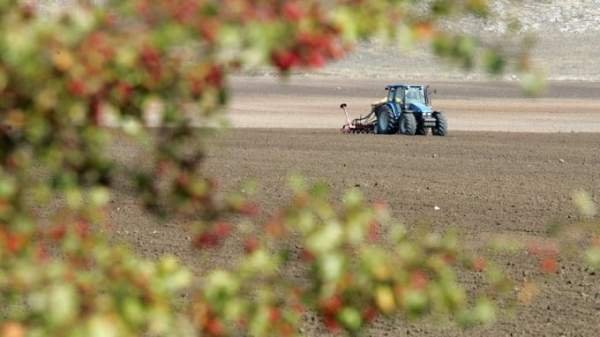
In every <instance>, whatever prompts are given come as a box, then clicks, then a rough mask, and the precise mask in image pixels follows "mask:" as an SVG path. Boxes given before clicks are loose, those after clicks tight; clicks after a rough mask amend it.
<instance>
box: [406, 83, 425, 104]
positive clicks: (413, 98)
mask: <svg viewBox="0 0 600 337" xmlns="http://www.w3.org/2000/svg"><path fill="white" fill-rule="evenodd" d="M411 103H419V104H427V102H426V101H425V93H424V92H423V88H420V87H410V88H407V89H406V104H411Z"/></svg>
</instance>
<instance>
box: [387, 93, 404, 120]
mask: <svg viewBox="0 0 600 337" xmlns="http://www.w3.org/2000/svg"><path fill="white" fill-rule="evenodd" d="M388 103H390V104H391V105H392V106H393V110H394V114H395V115H396V117H399V116H400V113H401V112H402V107H403V105H404V91H403V90H401V89H399V88H390V89H389V91H388Z"/></svg>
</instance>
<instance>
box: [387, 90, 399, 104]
mask: <svg viewBox="0 0 600 337" xmlns="http://www.w3.org/2000/svg"><path fill="white" fill-rule="evenodd" d="M388 102H392V103H398V104H402V91H401V90H398V89H396V88H390V89H389V92H388Z"/></svg>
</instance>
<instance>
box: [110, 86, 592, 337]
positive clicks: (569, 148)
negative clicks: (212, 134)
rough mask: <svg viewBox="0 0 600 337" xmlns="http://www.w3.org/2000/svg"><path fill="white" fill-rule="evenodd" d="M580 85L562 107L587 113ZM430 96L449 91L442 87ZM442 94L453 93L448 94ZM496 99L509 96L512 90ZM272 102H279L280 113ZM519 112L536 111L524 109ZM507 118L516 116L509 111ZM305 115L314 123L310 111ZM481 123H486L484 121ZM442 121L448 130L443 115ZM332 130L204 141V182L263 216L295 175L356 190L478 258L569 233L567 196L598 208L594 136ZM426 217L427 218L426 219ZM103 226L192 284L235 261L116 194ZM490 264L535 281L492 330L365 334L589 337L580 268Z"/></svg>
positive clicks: (312, 328) (503, 259) (316, 330)
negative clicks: (455, 236)
mask: <svg viewBox="0 0 600 337" xmlns="http://www.w3.org/2000/svg"><path fill="white" fill-rule="evenodd" d="M248 82H251V81H250V80H246V82H245V83H246V85H242V87H243V89H244V90H238V92H239V93H240V96H238V97H239V98H238V100H237V102H240V101H239V100H240V99H241V100H244V99H248V102H250V101H251V100H250V98H249V97H250V96H252V95H255V93H256V92H257V91H259V89H260V88H265V87H264V86H263V87H261V86H260V84H257V85H256V86H252V85H249V84H247V83H248ZM259 83H260V82H259ZM364 83H366V84H365V86H364V88H363V89H361V88H362V87H360V86H355V87H354V88H355V89H353V90H355V93H356V94H355V95H353V97H354V98H353V99H354V100H357V101H359V100H360V101H362V100H364V99H367V98H366V96H367V93H368V92H370V91H369V90H371V89H368V88H367V85H368V86H369V88H370V83H371V82H369V81H365V82H364ZM238 86H240V85H239V84H238ZM472 86H473V87H478V88H480V89H479V92H480V93H481V91H485V90H488V91H489V92H495V91H494V90H492V89H493V88H490V87H489V86H487V87H486V86H485V85H480V86H477V85H474V84H473V85H472ZM580 86H582V87H583V88H587V89H582V90H577V89H574V90H573V91H571V94H572V96H573V97H571V99H572V100H573V101H574V102H578V103H577V104H591V103H590V102H593V101H594V98H593V97H579V96H585V95H587V94H586V92H587V91H586V90H588V91H589V92H592V91H594V90H595V89H594V88H596V87H597V86H596V85H593V84H591V85H586V84H580ZM442 87H443V88H451V87H452V84H446V85H445V86H442ZM454 87H456V88H460V87H463V86H462V85H459V84H456V85H454ZM268 88H271V89H272V90H274V91H275V92H278V90H279V91H281V90H288V89H289V88H288V89H285V88H284V89H281V88H279V89H276V88H274V86H272V85H270V84H269V85H267V89H268ZM271 89H268V90H271ZM296 89H297V87H296ZM330 89H331V88H330ZM330 89H323V91H320V92H314V93H312V91H314V90H315V89H314V88H313V87H311V86H305V87H303V89H302V88H301V89H298V90H295V91H294V90H293V91H292V92H289V93H281V92H280V94H282V95H286V96H287V98H286V99H288V104H287V106H293V107H294V109H295V110H294V111H293V112H296V111H297V112H307V111H306V110H302V109H303V108H301V107H300V106H301V105H302V104H305V103H307V99H305V98H304V96H305V94H306V96H309V97H312V96H313V95H314V96H315V97H325V98H329V99H330V100H331V101H332V103H333V101H334V98H331V95H329V94H327V92H328V91H327V90H330ZM505 90H508V91H510V92H513V91H512V90H513V89H505ZM504 92H505V93H506V92H507V91H504ZM360 93H362V94H360ZM578 93H579V94H578ZM271 94H273V93H272V92H271V91H266V92H265V95H267V96H268V95H271ZM469 94H470V91H469V90H465V92H464V93H458V92H457V91H456V90H454V91H450V92H448V91H447V94H446V95H447V96H446V98H445V99H446V100H447V101H448V103H449V104H459V103H460V101H465V102H466V101H470V102H473V104H481V103H480V102H481V100H479V99H477V98H476V97H467V96H468V95H469ZM510 95H512V94H510ZM510 95H509V96H510ZM339 96H343V95H341V94H340V95H339ZM482 96H485V95H482ZM498 96H499V95H496V96H495V97H492V99H493V100H495V101H494V102H496V103H490V105H489V106H488V108H489V109H490V110H493V109H499V107H500V106H503V105H502V104H501V103H502V101H503V100H504V102H507V103H508V100H507V99H505V98H503V97H502V96H500V97H498ZM588 96H590V95H588ZM290 97H291V98H292V99H290ZM373 97H376V96H373ZM335 99H337V97H335ZM488 99H489V98H488ZM557 99H565V98H564V97H563V98H561V97H559V98H557ZM265 100H266V99H265ZM311 100H312V101H313V102H310V103H312V104H314V105H315V106H316V105H318V104H319V101H315V100H313V99H312V98H310V99H308V101H311ZM284 101H285V100H284V99H281V101H279V102H280V104H283V103H282V102H284ZM367 102H368V101H367ZM498 102H500V104H498ZM562 102H563V104H569V103H564V102H567V101H562ZM248 104H250V103H248ZM511 104H512V103H511ZM594 104H596V103H594ZM367 105H368V103H367ZM531 107H532V108H536V107H535V105H531ZM245 108H246V110H244V111H239V110H237V111H235V110H234V111H233V116H234V122H235V120H236V118H237V117H236V116H238V117H239V116H243V115H244V114H247V113H248V111H249V110H253V111H256V112H259V111H261V109H262V108H263V105H262V101H254V102H253V103H251V104H250V105H249V106H247V107H245ZM321 108H323V109H325V108H324V107H321ZM328 108H329V107H327V109H328ZM334 108H335V107H331V109H334ZM549 108H552V107H551V106H549ZM274 109H275V108H274ZM511 109H514V111H515V112H516V111H518V110H519V106H518V105H515V106H514V107H513V108H511ZM284 110H286V109H285V108H284V107H282V106H281V105H280V106H279V110H273V111H270V112H269V111H265V113H267V112H268V113H269V114H270V115H268V118H267V119H266V120H263V121H265V122H266V123H268V122H269V121H270V120H271V119H270V118H275V119H278V118H280V119H281V120H285V118H282V115H285V114H287V113H290V114H291V113H292V112H290V111H284ZM592 110H594V109H591V110H589V111H587V114H589V115H590V116H592V115H595V114H597V112H598V111H599V110H595V111H592ZM307 113H308V115H309V116H311V117H310V118H314V119H315V120H318V119H317V117H316V116H313V115H311V112H310V111H308V112H307ZM541 113H544V111H542V112H541ZM493 115H494V114H492V113H490V114H486V116H487V117H486V118H490V119H489V120H490V121H491V120H492V119H491V118H492V116H493ZM550 115H551V113H550ZM299 116H303V115H299ZM464 116H467V114H466V113H465V115H464ZM547 116H548V115H547ZM577 116H579V115H577ZM255 117H256V116H255ZM336 117H339V118H338V119H339V120H340V123H341V120H342V118H341V117H342V115H341V114H339V112H336ZM465 118H466V117H465ZM577 118H578V117H575V118H573V119H572V121H573V123H575V124H577V123H580V122H581V121H580V120H578V119H577ZM252 120H253V123H255V124H256V125H260V124H261V122H260V121H259V120H255V119H252ZM597 120H598V119H597V117H596V121H597ZM450 121H451V123H453V122H455V119H453V117H452V115H450ZM295 123H297V121H296V122H295ZM340 123H338V124H340ZM583 123H585V120H583ZM294 125H296V127H300V125H298V124H292V125H291V126H290V125H288V126H290V127H294ZM451 125H452V124H451ZM337 126H339V125H336V126H334V127H333V128H331V129H327V130H322V129H321V130H316V129H297V128H296V129H248V128H247V129H234V130H231V131H228V132H227V133H226V134H224V135H222V136H219V137H218V138H216V139H214V140H212V141H211V142H212V146H211V147H210V155H209V157H208V160H207V163H206V171H207V173H208V174H209V175H211V176H215V177H217V178H218V179H219V180H220V181H221V182H222V184H223V189H224V190H230V189H232V188H234V187H235V186H237V185H239V184H240V183H241V182H243V181H244V180H247V179H256V180H257V182H258V183H260V186H261V187H260V189H259V195H258V199H259V201H260V202H261V203H262V205H263V209H264V210H265V213H268V212H269V211H271V210H274V209H276V208H277V207H278V206H281V205H284V204H285V202H286V200H287V199H288V197H289V192H288V189H287V188H286V179H287V177H288V176H289V175H290V174H291V173H300V174H302V175H304V176H305V177H307V178H308V179H309V180H310V181H324V182H325V183H327V185H329V186H330V188H331V190H332V191H333V193H332V195H333V196H339V195H340V194H341V193H342V192H343V191H344V190H346V189H348V188H355V187H358V188H360V189H361V190H362V191H363V192H364V193H365V194H366V196H367V198H368V199H370V200H385V201H387V202H388V203H389V204H390V205H391V208H392V210H393V214H394V218H395V219H396V220H398V222H402V223H405V224H407V225H409V226H414V225H415V224H416V223H424V224H427V225H429V226H430V227H431V228H432V229H433V230H435V231H443V230H445V229H448V228H454V229H457V230H458V231H460V232H461V233H462V234H463V235H462V238H463V240H464V242H465V248H466V249H473V250H476V251H479V252H482V253H485V252H486V251H485V248H484V247H485V242H488V241H489V240H491V239H492V238H493V237H495V236H497V235H502V236H504V237H507V238H509V239H511V240H514V241H519V242H528V241H530V240H534V239H543V238H545V237H547V228H548V225H550V224H557V223H559V224H571V223H575V222H577V221H578V215H577V212H576V210H575V208H574V206H573V205H572V202H571V198H570V196H571V194H572V192H573V191H574V190H576V189H585V190H587V191H590V192H591V193H592V194H593V198H594V199H595V201H596V202H600V171H599V170H598V168H599V167H600V155H598V154H599V153H600V134H592V133H562V134H558V133H503V132H480V131H468V132H467V131H456V130H455V129H451V130H452V132H451V134H450V136H449V137H445V138H440V137H432V136H429V137H405V136H374V135H342V134H340V133H338V131H337V130H336V129H335V127H337ZM545 131H548V130H545ZM114 151H115V153H116V155H117V156H118V157H120V158H122V160H123V161H127V162H130V163H136V162H141V161H143V157H140V156H141V155H140V154H139V152H137V151H136V150H135V149H134V148H132V147H131V146H130V145H128V144H127V143H125V142H124V141H119V142H118V143H117V144H116V146H115V150H114ZM436 206H437V208H439V210H435V209H436ZM111 217H112V220H113V222H114V223H115V224H116V233H117V238H118V239H120V240H123V241H125V242H129V243H131V244H132V246H133V247H134V249H135V250H136V251H138V252H139V253H141V254H142V255H144V256H146V257H150V258H154V257H157V256H160V255H162V254H174V255H176V256H178V257H179V258H181V259H182V260H183V261H184V262H185V263H186V264H187V265H189V266H190V267H191V268H193V269H194V270H195V271H196V272H197V274H198V275H199V276H201V275H202V274H203V271H204V270H206V269H207V268H209V267H212V268H214V267H217V266H227V265H229V264H230V263H233V262H235V260H236V258H237V257H239V256H240V254H241V248H240V247H239V244H238V243H237V242H236V240H235V238H234V239H233V240H231V241H230V242H228V243H227V244H226V246H225V247H223V248H222V249H220V250H217V251H209V252H202V253H199V252H197V251H194V250H193V249H192V248H191V247H190V238H189V236H188V235H189V234H188V232H186V230H185V227H184V225H183V224H180V223H167V224H163V223H160V222H159V221H158V220H155V219H153V218H151V217H149V216H148V215H147V214H145V213H144V212H143V211H142V210H141V209H140V208H139V207H137V206H136V203H135V202H134V200H133V198H132V197H131V193H129V191H128V190H127V189H124V190H123V191H121V192H119V193H117V195H116V199H115V202H114V207H113V208H112V210H111ZM488 253H489V252H488ZM492 255H494V254H492ZM494 257H495V258H496V259H497V260H498V262H499V263H500V264H501V265H503V266H505V267H506V268H507V271H508V272H509V274H510V275H511V276H512V277H513V278H514V279H515V280H516V281H517V283H516V284H517V286H519V284H522V283H523V282H525V281H529V280H537V281H538V285H539V287H540V291H541V292H540V295H539V296H538V297H537V298H536V299H535V300H534V301H533V302H532V303H530V304H527V305H521V306H519V307H518V308H517V309H516V310H511V311H508V312H503V313H502V314H501V315H500V317H499V321H498V323H496V324H495V325H493V326H491V327H489V328H478V329H475V330H468V331H461V330H459V329H458V328H454V327H452V326H451V325H450V326H448V325H446V324H444V322H439V324H438V323H432V322H431V321H425V322H406V321H404V320H403V319H402V318H395V319H387V320H380V321H378V322H376V324H375V326H374V327H373V328H372V329H371V330H369V332H368V335H370V336H378V337H384V336H385V337H387V336H556V337H559V336H596V335H597V330H598V328H600V323H599V322H600V274H598V273H594V272H592V271H590V270H587V269H586V268H585V266H584V265H583V264H582V263H581V260H580V259H566V258H565V259H563V260H562V261H561V267H560V271H559V273H558V274H557V275H553V276H550V277H542V275H541V272H539V271H538V269H537V268H536V262H535V259H534V258H533V257H531V256H528V255H527V253H526V252H520V253H518V254H515V255H511V256H501V255H494ZM461 279H462V280H463V281H464V284H465V286H466V287H468V288H473V287H476V286H481V285H482V282H483V281H482V279H481V278H480V277H479V276H477V275H462V276H461ZM305 332H306V334H307V335H309V336H319V335H323V334H324V332H323V330H322V329H321V328H320V327H319V325H318V324H317V323H314V324H308V326H307V330H306V331H305Z"/></svg>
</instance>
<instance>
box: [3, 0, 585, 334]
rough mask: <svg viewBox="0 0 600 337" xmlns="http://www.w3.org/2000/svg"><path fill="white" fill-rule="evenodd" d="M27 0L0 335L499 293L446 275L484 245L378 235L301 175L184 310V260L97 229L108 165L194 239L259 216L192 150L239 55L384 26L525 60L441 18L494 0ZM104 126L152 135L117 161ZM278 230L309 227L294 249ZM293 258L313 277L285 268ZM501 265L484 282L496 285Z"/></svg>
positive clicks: (6, 76)
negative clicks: (59, 4) (140, 252)
mask: <svg viewBox="0 0 600 337" xmlns="http://www.w3.org/2000/svg"><path fill="white" fill-rule="evenodd" d="M32 3H33V2H24V1H17V0H0V113H1V115H0V162H1V169H0V336H2V337H23V336H40V337H42V336H57V335H60V336H98V337H100V336H139V335H151V336H163V335H190V334H196V333H198V332H201V333H203V334H206V335H213V336H222V335H227V334H235V333H236V331H237V332H240V331H245V332H247V333H248V334H249V335H254V336H266V335H277V336H281V335H295V334H298V333H299V329H298V327H299V325H300V324H301V320H302V315H303V313H305V312H307V311H317V312H319V313H320V316H321V317H322V319H323V322H324V324H325V325H326V326H327V327H328V328H330V329H331V330H336V329H343V330H344V331H346V332H348V333H350V334H356V333H358V332H359V331H360V330H361V329H362V328H363V327H364V326H365V325H366V324H367V323H368V322H369V321H371V320H372V319H373V318H374V317H375V316H377V315H392V314H396V313H403V314H405V315H406V316H408V317H410V318H412V317H421V316H424V315H426V314H443V315H448V314H450V315H453V316H454V317H456V318H457V321H458V322H459V323H461V324H463V325H465V326H471V325H474V324H478V323H486V322H491V321H493V319H494V315H495V313H494V310H493V307H494V306H493V304H492V302H490V300H487V299H485V298H484V297H482V298H481V299H480V300H476V301H470V300H469V299H468V296H467V295H466V293H465V291H464V290H463V289H462V288H461V287H460V285H459V284H458V282H457V280H456V276H455V275H456V274H455V272H456V269H457V268H459V267H462V266H468V267H469V268H470V269H473V270H474V271H475V272H482V271H484V269H487V270H490V269H491V268H489V267H488V265H487V263H486V262H485V260H482V259H475V260H470V259H468V258H463V257H461V254H459V251H458V247H457V242H456V238H454V237H453V236H452V235H446V236H445V235H439V234H425V235H423V236H415V237H413V236H410V235H408V234H407V233H405V232H404V231H403V230H402V227H400V226H395V227H394V228H393V231H392V233H388V234H390V235H391V237H393V238H394V239H393V241H391V242H387V243H385V242H383V241H385V240H383V241H380V240H379V239H377V236H378V233H379V230H383V228H384V227H385V226H383V225H384V224H385V223H388V222H389V219H386V218H385V216H384V213H385V212H384V207H382V206H380V205H367V204H365V203H364V202H363V201H362V199H361V197H360V195H359V194H358V193H357V192H350V193H349V194H347V195H346V197H345V199H344V204H343V206H342V209H341V210H336V209H335V208H333V207H332V206H331V205H332V203H331V202H329V201H328V199H327V198H326V196H325V192H324V191H323V188H322V187H318V186H317V187H314V188H312V189H306V188H304V187H302V186H301V184H300V183H299V182H297V181H296V184H294V186H295V189H296V190H295V197H294V201H293V203H292V204H291V205H290V206H289V208H287V209H283V210H281V212H280V213H278V214H279V215H278V216H276V217H275V219H274V220H273V221H271V222H269V223H267V224H265V225H264V226H262V228H263V232H262V234H261V235H257V236H256V237H248V238H247V240H246V243H245V249H246V252H247V255H246V256H245V257H244V260H243V261H242V262H241V263H240V264H239V266H238V267H237V269H234V270H229V271H226V270H207V271H205V274H204V276H205V277H204V278H203V281H202V284H201V286H200V287H199V288H200V289H201V290H199V291H198V293H197V294H196V295H195V296H194V300H193V301H192V303H191V304H190V307H189V308H188V309H187V310H186V309H183V308H181V307H179V305H181V303H176V300H175V299H177V298H179V294H180V293H181V292H182V291H189V290H190V287H191V285H190V283H191V279H192V276H191V275H190V273H189V271H187V270H186V268H183V267H182V266H180V265H179V264H178V263H177V262H176V261H175V260H174V259H173V258H169V257H164V258H161V259H159V260H158V261H154V262H151V261H146V260H144V259H141V258H139V257H137V256H136V255H135V254H133V253H131V252H129V251H128V250H127V249H125V248H123V247H121V246H119V245H118V244H114V243H110V242H109V241H107V239H106V238H105V237H104V236H103V235H102V233H103V232H105V231H107V230H110V219H108V218H107V216H106V212H105V211H106V208H107V207H109V206H108V203H109V201H110V199H111V190H112V189H113V188H114V187H115V176H116V175H117V173H119V174H121V173H125V174H126V175H127V176H129V177H131V181H132V182H133V184H134V185H135V187H136V193H137V196H138V197H139V199H140V200H141V201H142V202H143V203H144V206H145V207H146V208H147V210H148V211H149V212H152V213H153V214H155V215H157V216H160V217H163V218H167V217H168V218H174V217H175V218H180V219H185V220H188V221H192V219H193V222H194V223H196V224H197V228H196V230H197V231H196V233H195V239H194V240H193V241H194V244H195V245H196V246H197V247H198V248H210V247H215V246H218V245H219V244H220V243H221V242H222V241H223V240H224V239H225V238H226V237H227V236H228V235H229V234H230V233H231V232H232V231H233V230H236V228H235V226H234V225H231V224H229V223H228V222H226V221H225V220H224V219H226V218H231V216H232V215H235V216H238V217H240V216H241V217H247V218H249V219H250V220H253V219H254V218H253V217H254V216H255V215H256V214H257V211H258V205H256V204H254V203H253V202H252V201H251V200H247V199H246V198H245V196H244V195H243V194H232V195H229V196H227V197H224V198H221V197H219V196H218V195H217V188H216V183H215V181H214V180H213V179H211V178H209V177H206V176H205V175H204V174H203V172H202V169H201V166H200V165H201V163H202V162H203V159H204V155H205V152H204V146H203V142H202V139H200V140H198V139H196V137H197V135H198V132H197V131H196V130H195V127H198V126H202V127H206V126H219V125H222V124H224V123H225V120H224V118H223V116H222V114H220V113H219V111H220V109H221V108H223V107H224V106H225V104H226V103H227V100H228V90H227V82H226V79H227V78H226V76H227V74H229V73H231V72H234V71H240V70H246V69H252V68H253V67H257V66H263V65H272V66H274V67H276V68H277V69H279V70H280V71H281V72H282V73H283V74H285V73H287V72H289V71H292V70H293V69H296V68H299V67H320V66H322V65H324V64H325V63H326V62H328V61H331V60H334V59H337V58H340V57H342V56H343V55H344V54H345V53H346V52H348V50H349V49H350V48H351V46H352V44H353V43H355V42H357V41H358V40H360V39H364V38H368V37H373V36H384V37H387V38H392V39H399V40H403V41H430V42H431V43H432V44H433V49H434V52H436V53H437V54H439V55H440V56H444V57H447V58H449V59H451V60H454V61H457V62H459V63H460V64H462V65H463V66H465V67H467V68H470V67H472V66H474V65H476V64H477V63H478V62H476V61H475V60H476V59H477V58H479V57H482V58H483V60H484V62H483V64H484V65H485V66H486V67H487V69H488V70H489V71H490V72H492V73H499V72H501V71H503V70H505V69H506V67H507V66H509V65H514V66H515V67H517V69H518V70H522V71H525V70H526V69H527V67H528V64H529V63H528V62H527V56H526V55H527V54H526V53H524V52H523V53H518V54H507V53H506V52H504V51H503V49H502V48H497V47H494V48H488V47H484V46H481V45H480V44H479V43H478V41H477V39H474V38H472V37H468V36H461V35H454V34H450V33H448V32H445V31H444V30H443V29H441V28H440V27H439V22H440V20H441V19H443V18H448V17H458V16H462V15H474V16H480V17H485V16H487V15H489V12H488V4H487V1H484V0H463V1H442V0H436V1H432V2H429V3H427V4H423V3H422V2H419V1H401V0H395V1H391V0H390V1H387V0H370V1H360V0H351V1H350V0H338V1H333V0H332V1H296V0H284V1H281V0H277V1H276V0H262V1H249V0H220V1H219V0H130V1H116V0H115V1H104V2H103V3H104V4H103V5H99V6H94V5H91V4H90V3H91V2H90V1H80V2H78V3H77V4H76V5H73V6H70V7H68V8H65V9H64V10H62V11H59V12H57V13H54V14H51V15H48V16H46V17H40V15H39V14H38V12H37V8H36V6H35V4H32ZM398 27H400V28H398ZM532 83H536V82H535V81H532ZM108 126H111V127H114V128H116V129H118V130H121V131H122V132H124V133H126V134H128V135H130V136H131V137H132V138H133V139H136V140H138V141H139V142H140V143H141V144H143V145H144V146H146V147H147V148H149V149H150V150H151V155H149V156H148V157H147V158H146V159H147V161H146V162H144V163H139V165H136V167H134V168H125V167H121V166H119V165H118V164H117V163H115V162H114V160H113V158H111V157H110V156H109V155H108V154H107V147H108V146H109V145H110V142H111V139H112V138H113V136H114V133H115V132H117V131H114V130H112V129H110V128H108ZM153 126H154V127H156V126H161V128H159V129H156V131H154V133H155V134H154V135H153V136H152V135H150V132H151V131H149V128H148V127H153ZM50 205H52V206H50ZM57 205H58V206H57ZM40 210H44V211H42V212H40ZM382 226H383V227H382ZM380 227H381V228H380ZM392 234H393V235H392ZM286 237H288V238H289V237H294V238H298V240H299V242H300V243H301V245H300V246H301V247H302V250H301V252H300V255H299V256H297V257H296V258H294V251H289V250H288V248H286V247H283V245H282V242H284V241H285V240H284V238H286ZM386 237H387V234H386ZM386 245H387V246H386ZM382 247H389V249H384V248H382ZM295 253H298V252H295ZM590 254H591V255H593V252H591V253H590ZM596 255H597V254H596ZM298 264H300V265H301V266H304V267H303V268H301V267H297V266H295V265H298ZM286 268H300V270H304V271H305V273H303V274H304V276H305V278H303V279H302V280H301V281H299V280H297V279H296V280H294V279H289V280H288V279H286V278H285V277H282V273H283V271H284V270H286ZM491 270H492V272H489V276H490V281H489V284H490V286H491V287H492V288H494V289H496V288H499V289H501V288H503V287H504V286H503V285H505V281H506V280H504V278H503V277H502V276H501V273H499V272H496V271H493V269H491ZM183 314H186V315H183Z"/></svg>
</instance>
